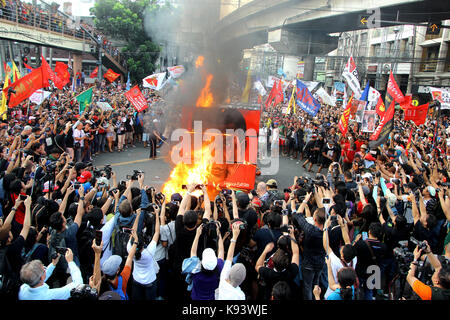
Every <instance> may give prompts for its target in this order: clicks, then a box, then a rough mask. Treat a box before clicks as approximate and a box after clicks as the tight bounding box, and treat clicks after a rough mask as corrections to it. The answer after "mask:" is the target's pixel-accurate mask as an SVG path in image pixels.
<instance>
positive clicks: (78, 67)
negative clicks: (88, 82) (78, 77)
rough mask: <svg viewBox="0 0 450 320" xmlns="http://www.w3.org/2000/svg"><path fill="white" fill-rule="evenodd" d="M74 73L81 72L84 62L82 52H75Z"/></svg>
mask: <svg viewBox="0 0 450 320" xmlns="http://www.w3.org/2000/svg"><path fill="white" fill-rule="evenodd" d="M72 54H73V55H72V56H73V73H74V74H76V73H77V72H79V73H81V69H82V64H83V57H82V55H81V54H80V53H73V52H72Z"/></svg>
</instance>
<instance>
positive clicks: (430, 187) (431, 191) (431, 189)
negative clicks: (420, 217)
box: [427, 186, 436, 197]
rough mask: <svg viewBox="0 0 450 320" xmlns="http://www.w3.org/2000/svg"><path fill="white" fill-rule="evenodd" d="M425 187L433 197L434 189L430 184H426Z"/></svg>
mask: <svg viewBox="0 0 450 320" xmlns="http://www.w3.org/2000/svg"><path fill="white" fill-rule="evenodd" d="M427 188H428V192H429V193H430V195H431V196H432V197H434V196H435V195H436V189H435V188H434V187H432V186H428V187H427Z"/></svg>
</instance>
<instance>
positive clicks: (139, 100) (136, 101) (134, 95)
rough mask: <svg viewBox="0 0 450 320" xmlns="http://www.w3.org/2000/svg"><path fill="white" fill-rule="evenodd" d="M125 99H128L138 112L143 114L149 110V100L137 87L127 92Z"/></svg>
mask: <svg viewBox="0 0 450 320" xmlns="http://www.w3.org/2000/svg"><path fill="white" fill-rule="evenodd" d="M125 97H127V99H128V101H130V102H131V104H132V105H133V107H134V108H135V109H136V111H137V112H142V111H144V110H145V109H147V108H148V104H147V100H146V99H145V97H144V95H143V94H142V92H141V90H139V87H138V86H137V85H136V86H134V87H133V88H131V89H130V90H129V91H127V92H125Z"/></svg>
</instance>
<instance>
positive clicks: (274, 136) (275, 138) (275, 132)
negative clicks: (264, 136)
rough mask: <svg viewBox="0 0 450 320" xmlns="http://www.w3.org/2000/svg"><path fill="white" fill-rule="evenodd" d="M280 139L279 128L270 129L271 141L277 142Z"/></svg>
mask: <svg viewBox="0 0 450 320" xmlns="http://www.w3.org/2000/svg"><path fill="white" fill-rule="evenodd" d="M279 139H280V129H278V128H275V129H273V130H272V143H278V140H279Z"/></svg>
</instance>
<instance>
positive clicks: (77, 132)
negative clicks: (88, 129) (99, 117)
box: [73, 129, 86, 147]
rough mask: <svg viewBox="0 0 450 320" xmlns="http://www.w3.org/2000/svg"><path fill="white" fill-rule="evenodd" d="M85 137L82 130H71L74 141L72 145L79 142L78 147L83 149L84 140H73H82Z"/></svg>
mask: <svg viewBox="0 0 450 320" xmlns="http://www.w3.org/2000/svg"><path fill="white" fill-rule="evenodd" d="M85 135H86V134H85V133H84V131H83V130H78V129H75V130H73V140H74V141H73V143H77V142H79V143H80V146H81V147H84V140H77V139H75V138H83V137H84V136H85Z"/></svg>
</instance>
